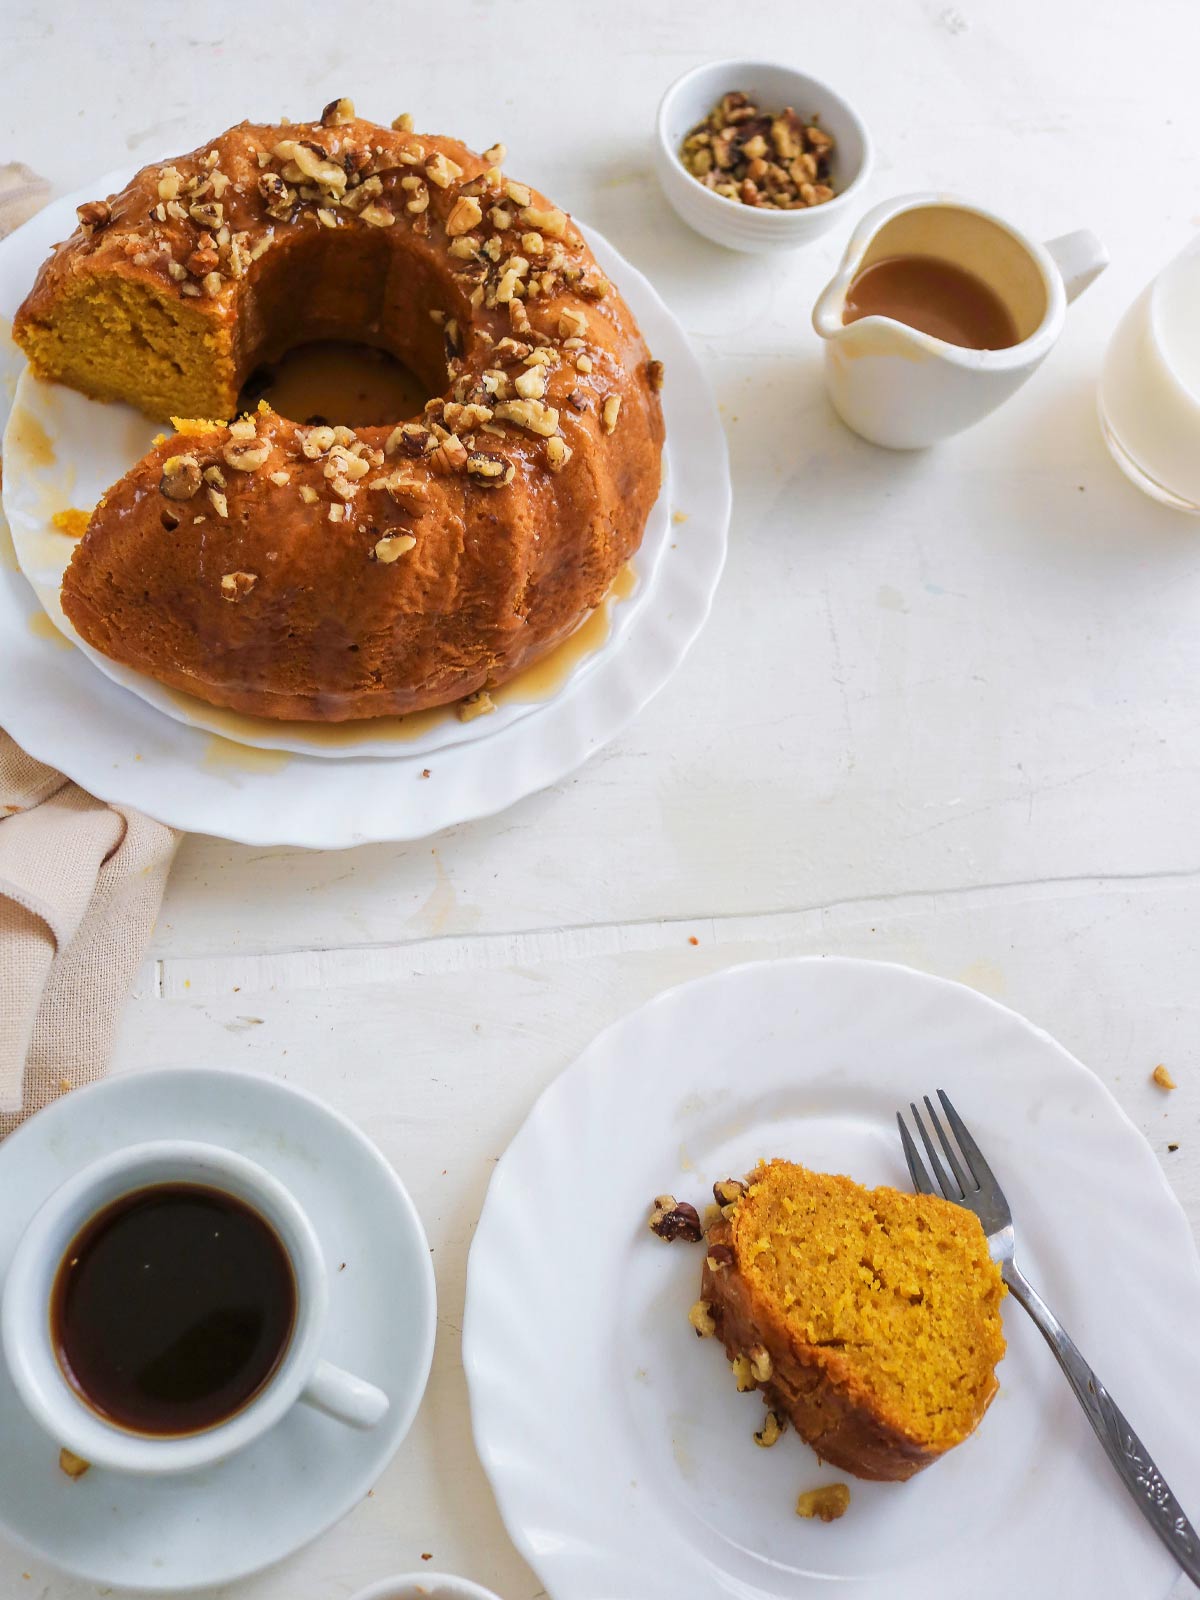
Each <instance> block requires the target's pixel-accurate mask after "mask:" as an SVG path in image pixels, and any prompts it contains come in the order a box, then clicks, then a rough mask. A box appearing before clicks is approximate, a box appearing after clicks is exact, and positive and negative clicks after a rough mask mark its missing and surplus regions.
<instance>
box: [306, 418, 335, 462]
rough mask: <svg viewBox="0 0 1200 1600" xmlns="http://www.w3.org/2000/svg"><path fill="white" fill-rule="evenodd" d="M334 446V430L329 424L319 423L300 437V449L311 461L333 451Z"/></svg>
mask: <svg viewBox="0 0 1200 1600" xmlns="http://www.w3.org/2000/svg"><path fill="white" fill-rule="evenodd" d="M333 445H334V435H333V429H332V428H331V427H329V425H328V424H327V423H323V422H322V423H319V424H318V425H317V426H316V427H315V428H310V429H309V430H308V432H307V433H304V434H301V436H300V448H301V450H303V452H304V454H305V455H306V456H307V457H308V459H309V460H310V461H315V460H316V459H317V458H318V456H323V455H324V454H325V452H326V451H327V450H332V448H333Z"/></svg>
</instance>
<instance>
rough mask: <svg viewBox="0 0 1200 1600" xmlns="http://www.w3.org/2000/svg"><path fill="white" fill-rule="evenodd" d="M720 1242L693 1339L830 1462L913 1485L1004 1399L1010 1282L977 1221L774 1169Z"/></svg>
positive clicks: (735, 1188) (735, 1204)
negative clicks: (721, 1355) (708, 1335)
mask: <svg viewBox="0 0 1200 1600" xmlns="http://www.w3.org/2000/svg"><path fill="white" fill-rule="evenodd" d="M717 1187H718V1191H719V1195H718V1198H720V1199H728V1200H729V1204H727V1205H725V1206H724V1207H723V1208H722V1211H721V1212H720V1213H718V1214H717V1215H716V1216H714V1219H713V1221H712V1222H711V1224H710V1226H709V1228H708V1231H707V1254H706V1259H705V1264H704V1272H703V1282H702V1286H701V1295H702V1300H701V1302H700V1303H699V1304H698V1305H697V1306H696V1307H694V1308H693V1315H692V1321H693V1326H695V1327H697V1330H698V1331H700V1332H709V1331H713V1332H715V1333H716V1334H717V1336H718V1337H719V1338H720V1339H721V1340H722V1341H723V1343H724V1345H725V1349H726V1351H727V1353H728V1355H729V1357H730V1359H731V1361H732V1362H733V1366H734V1373H735V1376H736V1377H737V1381H738V1387H739V1389H751V1388H758V1389H761V1390H762V1392H763V1395H764V1397H765V1399H766V1402H767V1404H768V1406H769V1407H770V1408H771V1410H772V1411H773V1412H774V1413H775V1414H776V1416H777V1417H787V1418H790V1419H791V1421H792V1423H793V1424H794V1426H795V1428H796V1431H797V1432H798V1433H799V1434H800V1435H801V1437H802V1438H804V1439H805V1440H807V1442H808V1443H809V1444H810V1445H812V1447H813V1449H814V1450H815V1451H816V1452H817V1454H818V1455H819V1456H820V1457H821V1458H822V1460H824V1461H829V1462H832V1463H833V1464H834V1466H837V1467H840V1468H842V1469H843V1470H844V1471H846V1472H852V1473H854V1474H855V1475H856V1476H857V1477H860V1478H882V1479H903V1478H911V1477H912V1475H913V1474H914V1473H915V1472H919V1471H920V1469H921V1468H922V1467H927V1466H928V1465H929V1464H930V1463H931V1462H933V1461H936V1460H937V1458H938V1457H939V1456H941V1455H943V1454H944V1453H945V1452H946V1451H947V1450H949V1449H950V1448H951V1447H952V1446H953V1445H956V1444H960V1443H961V1442H962V1440H963V1439H965V1438H966V1437H967V1435H968V1434H969V1433H971V1432H972V1431H973V1430H974V1428H975V1427H976V1426H977V1425H978V1423H979V1421H980V1418H981V1417H982V1416H983V1414H984V1412H985V1411H986V1410H987V1408H988V1406H989V1405H990V1403H991V1401H992V1398H993V1396H994V1395H995V1393H996V1389H997V1383H996V1375H995V1367H996V1363H997V1362H998V1361H999V1360H1000V1359H1001V1357H1002V1356H1003V1354H1004V1335H1003V1331H1002V1327H1001V1318H1000V1302H1001V1300H1002V1298H1003V1296H1004V1294H1005V1288H1004V1284H1003V1281H1002V1279H1001V1277H1000V1269H999V1267H998V1266H997V1265H996V1264H995V1262H993V1261H992V1259H991V1257H990V1255H989V1254H988V1247H987V1240H986V1238H985V1237H984V1233H983V1229H982V1228H981V1227H980V1225H979V1220H978V1218H977V1217H976V1216H974V1214H973V1213H972V1212H970V1211H966V1210H964V1209H963V1208H962V1207H961V1206H955V1205H951V1204H950V1203H949V1202H948V1201H946V1200H942V1199H940V1198H937V1197H935V1196H933V1195H918V1194H902V1193H900V1192H899V1191H898V1190H896V1189H864V1188H862V1187H860V1186H859V1185H858V1184H857V1183H854V1182H852V1181H851V1179H849V1178H843V1177H835V1176H832V1175H830V1174H828V1173H823V1172H810V1171H808V1169H807V1168H805V1167H801V1166H797V1165H795V1164H794V1163H792V1162H789V1161H770V1162H768V1163H766V1164H765V1165H763V1166H760V1167H759V1168H758V1169H757V1170H756V1171H755V1172H753V1173H752V1174H751V1175H750V1177H749V1179H748V1180H747V1182H746V1183H745V1184H740V1183H737V1182H733V1183H730V1184H728V1185H718V1186H717Z"/></svg>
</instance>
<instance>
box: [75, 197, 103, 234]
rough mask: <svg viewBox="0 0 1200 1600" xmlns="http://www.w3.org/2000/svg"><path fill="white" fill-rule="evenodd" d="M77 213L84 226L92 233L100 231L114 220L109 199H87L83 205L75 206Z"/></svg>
mask: <svg viewBox="0 0 1200 1600" xmlns="http://www.w3.org/2000/svg"><path fill="white" fill-rule="evenodd" d="M75 215H76V216H77V217H78V218H79V221H80V225H81V226H82V227H84V228H87V229H88V231H89V232H91V233H98V232H99V231H100V229H101V228H106V227H107V226H108V224H109V223H110V222H111V221H112V207H111V206H110V205H109V203H108V201H107V200H86V201H85V202H84V203H83V205H81V206H76V207H75Z"/></svg>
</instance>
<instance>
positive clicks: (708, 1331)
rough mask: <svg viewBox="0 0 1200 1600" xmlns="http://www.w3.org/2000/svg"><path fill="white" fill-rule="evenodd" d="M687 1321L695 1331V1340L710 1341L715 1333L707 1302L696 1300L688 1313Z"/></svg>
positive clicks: (714, 1325) (714, 1324)
mask: <svg viewBox="0 0 1200 1600" xmlns="http://www.w3.org/2000/svg"><path fill="white" fill-rule="evenodd" d="M688 1321H689V1322H690V1323H691V1325H692V1327H693V1328H694V1329H695V1330H696V1337H697V1339H711V1338H712V1336H713V1334H714V1333H716V1331H717V1325H716V1323H715V1322H714V1321H713V1314H712V1307H711V1306H710V1305H709V1303H708V1301H707V1300H697V1301H696V1303H695V1305H694V1306H693V1307H692V1309H691V1310H690V1311H689V1312H688Z"/></svg>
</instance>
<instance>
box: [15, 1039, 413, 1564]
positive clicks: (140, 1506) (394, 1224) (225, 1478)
mask: <svg viewBox="0 0 1200 1600" xmlns="http://www.w3.org/2000/svg"><path fill="white" fill-rule="evenodd" d="M181 1131H186V1134H187V1137H188V1138H189V1139H199V1140H201V1141H205V1142H207V1143H211V1144H219V1145H223V1146H225V1147H226V1148H227V1149H230V1150H234V1151H237V1152H238V1153H240V1154H241V1155H245V1156H249V1157H251V1158H252V1159H253V1160H255V1161H257V1162H259V1163H260V1164H261V1165H262V1166H264V1167H266V1168H267V1169H268V1171H270V1172H272V1173H274V1175H275V1176H276V1177H278V1178H279V1179H280V1180H281V1181H282V1182H283V1183H285V1184H286V1185H287V1186H288V1188H289V1189H290V1190H291V1191H292V1193H293V1194H294V1195H295V1196H296V1198H297V1200H299V1202H300V1204H301V1205H302V1206H303V1207H304V1209H305V1210H306V1211H307V1212H308V1215H309V1217H310V1218H311V1219H312V1222H313V1225H314V1226H315V1228H316V1230H317V1234H318V1236H319V1238H320V1241H321V1245H322V1247H323V1249H324V1251H325V1256H326V1260H327V1262H328V1263H329V1264H330V1282H329V1288H330V1304H329V1326H328V1332H327V1335H326V1346H327V1348H326V1352H325V1353H326V1354H327V1355H328V1356H329V1358H330V1359H332V1360H334V1361H337V1362H339V1363H343V1364H345V1365H346V1366H348V1367H349V1368H351V1369H352V1370H353V1371H355V1372H357V1373H361V1374H362V1376H363V1377H365V1378H367V1379H368V1380H369V1381H371V1382H373V1383H376V1384H378V1385H379V1386H380V1387H381V1388H382V1389H384V1390H385V1391H386V1392H387V1394H388V1395H389V1396H390V1397H391V1401H392V1406H391V1409H390V1411H389V1412H388V1414H387V1416H386V1417H385V1418H384V1420H383V1422H381V1423H380V1424H379V1426H378V1427H376V1428H373V1429H371V1430H370V1431H368V1432H357V1431H356V1430H355V1429H353V1428H348V1427H346V1426H345V1425H344V1424H342V1423H338V1422H335V1421H333V1420H332V1419H331V1418H329V1417H325V1416H322V1415H321V1414H320V1413H318V1412H316V1411H314V1410H312V1409H311V1408H309V1407H307V1406H303V1405H297V1406H294V1407H293V1408H292V1410H291V1411H290V1412H288V1414H287V1416H285V1417H284V1419H283V1421H282V1422H280V1423H279V1425H278V1426H277V1427H276V1428H274V1429H272V1430H271V1432H270V1433H268V1434H266V1435H265V1436H264V1437H263V1438H262V1439H260V1440H259V1441H258V1442H257V1443H256V1444H254V1445H252V1446H250V1447H249V1448H248V1449H246V1450H244V1451H242V1452H241V1453H240V1454H239V1455H236V1456H234V1457H233V1458H232V1459H231V1460H229V1461H227V1462H225V1463H223V1464H222V1465H220V1466H216V1467H209V1468H205V1469H204V1470H202V1471H199V1472H194V1473H185V1474H181V1475H180V1476H177V1477H168V1478H135V1477H127V1476H125V1475H123V1474H120V1473H112V1472H104V1471H102V1470H101V1469H100V1468H98V1467H93V1468H92V1470H91V1471H90V1472H88V1473H86V1474H85V1475H84V1476H83V1477H82V1478H80V1479H78V1480H76V1481H72V1480H71V1479H69V1478H68V1477H67V1476H66V1475H65V1474H64V1473H63V1472H62V1471H61V1470H60V1468H59V1465H58V1450H57V1448H56V1446H55V1444H54V1441H53V1440H52V1439H50V1438H49V1437H48V1436H47V1435H46V1434H45V1433H43V1432H42V1430H41V1428H40V1427H39V1426H38V1424H37V1423H35V1422H34V1420H33V1418H32V1417H31V1416H30V1415H29V1413H28V1412H27V1411H26V1410H25V1407H24V1406H23V1405H22V1403H21V1401H20V1399H19V1398H18V1396H17V1393H16V1391H15V1389H14V1388H13V1385H12V1380H11V1379H10V1377H9V1375H8V1370H7V1368H6V1367H5V1366H4V1365H3V1363H0V1440H3V1448H2V1449H0V1533H2V1534H3V1535H4V1537H5V1538H7V1539H10V1540H12V1541H13V1542H14V1543H15V1544H18V1545H21V1546H23V1547H25V1548H27V1549H28V1550H30V1551H31V1552H32V1553H34V1554H36V1555H38V1556H41V1557H42V1558H44V1559H45V1560H46V1561H49V1562H52V1563H53V1564H54V1565H56V1566H58V1567H60V1568H62V1569H63V1570H64V1571H67V1572H69V1573H72V1574H74V1575H76V1576H78V1577H81V1578H83V1579H86V1580H87V1581H89V1582H91V1583H95V1584H97V1585H104V1586H109V1585H111V1586H113V1587H115V1588H119V1589H121V1590H122V1591H126V1590H135V1591H143V1590H146V1591H153V1592H163V1591H171V1590H183V1589H199V1588H208V1587H209V1586H211V1585H217V1584H226V1583H233V1582H235V1581H236V1580H237V1579H239V1578H244V1577H247V1576H248V1575H249V1574H250V1573H252V1572H257V1571H258V1570H259V1569H260V1568H263V1567H266V1566H270V1565H271V1564H273V1563H274V1562H276V1561H281V1560H282V1559H283V1558H284V1557H285V1556H287V1555H290V1554H291V1553H292V1551H294V1550H297V1549H299V1548H300V1546H301V1545H304V1544H307V1543H308V1542H309V1541H310V1540H312V1539H315V1538H316V1537H317V1536H318V1535H319V1534H321V1533H324V1532H325V1530H326V1529H327V1528H330V1527H332V1525H333V1524H334V1523H335V1522H337V1521H339V1520H340V1518H342V1517H344V1516H345V1515H346V1513H347V1512H349V1511H351V1510H352V1509H353V1508H354V1507H355V1506H356V1505H357V1504H358V1503H359V1501H360V1500H362V1499H363V1498H364V1497H365V1496H366V1493H367V1491H368V1490H369V1489H370V1488H371V1487H372V1485H373V1484H374V1483H375V1481H376V1479H377V1478H378V1477H379V1476H380V1474H381V1473H382V1472H383V1470H384V1468H385V1467H386V1466H387V1464H388V1462H389V1461H390V1460H391V1459H392V1457H393V1456H394V1455H395V1453H396V1451H397V1449H398V1448H399V1446H400V1443H401V1441H402V1440H403V1438H404V1436H405V1434H406V1433H407V1432H408V1430H409V1427H410V1426H411V1425H412V1421H413V1418H414V1417H415V1416H416V1413H417V1408H418V1406H419V1405H420V1402H421V1397H422V1395H423V1394H424V1392H425V1383H426V1380H427V1378H428V1376H429V1367H430V1362H431V1360H432V1358H433V1343H434V1330H435V1323H436V1313H435V1309H434V1303H435V1300H434V1296H435V1291H434V1284H433V1268H432V1266H431V1265H430V1261H429V1247H428V1244H427V1242H426V1239H425V1233H424V1230H423V1228H422V1227H421V1221H420V1218H419V1217H418V1215H417V1212H416V1208H415V1207H414V1206H413V1203H412V1201H411V1200H410V1199H409V1196H408V1194H407V1192H406V1190H405V1188H404V1186H403V1184H402V1183H401V1182H400V1180H399V1178H398V1177H397V1176H396V1174H395V1172H394V1171H393V1170H392V1168H391V1167H390V1166H389V1165H388V1163H387V1162H386V1161H385V1160H384V1158H383V1157H382V1156H381V1155H380V1153H379V1151H378V1150H376V1148H375V1146H374V1145H373V1144H371V1142H370V1141H369V1140H368V1139H367V1138H366V1137H365V1136H364V1135H363V1134H362V1133H360V1132H359V1131H358V1129H357V1128H355V1127H354V1126H353V1124H351V1123H350V1122H348V1121H346V1119H345V1118H344V1117H342V1116H340V1115H339V1114H338V1113H337V1112H335V1111H333V1110H331V1109H330V1108H329V1107H328V1106H325V1105H322V1104H321V1102H320V1101H318V1100H315V1099H313V1098H312V1097H311V1096H310V1095H307V1094H304V1093H302V1092H301V1091H299V1090H297V1089H293V1088H291V1087H289V1086H288V1085H286V1084H282V1083H278V1082H276V1081H275V1080H273V1079H271V1078H264V1077H257V1076H253V1075H250V1074H247V1073H240V1072H223V1071H215V1070H208V1069H203V1068H187V1067H180V1068H170V1069H167V1070H164V1071H155V1072H138V1073H131V1074H129V1075H128V1076H125V1077H116V1078H109V1079H107V1080H106V1081H105V1082H103V1083H99V1084H95V1085H93V1086H92V1087H90V1088H87V1089H77V1090H75V1091H74V1092H73V1093H71V1094H68V1095H64V1096H63V1098H62V1099H61V1100H57V1101H55V1103H54V1104H53V1105H51V1106H49V1107H47V1109H46V1110H45V1111H42V1112H39V1114H38V1115H37V1116H35V1117H33V1118H31V1119H30V1121H29V1122H27V1123H26V1124H25V1125H24V1126H23V1127H21V1128H19V1129H18V1130H17V1132H16V1133H13V1134H11V1135H10V1136H9V1138H8V1139H6V1140H5V1141H4V1143H3V1144H2V1145H0V1194H3V1195H4V1196H5V1203H4V1205H3V1206H2V1207H0V1278H2V1277H3V1274H4V1272H5V1270H6V1268H7V1265H8V1261H9V1259H10V1258H11V1256H12V1252H13V1249H14V1247H15V1245H16V1242H17V1239H18V1237H19V1235H20V1234H21V1232H22V1230H23V1229H24V1227H25V1224H26V1222H27V1221H28V1220H29V1218H30V1217H31V1216H32V1214H33V1213H34V1211H36V1210H37V1208H38V1206H40V1205H41V1203H42V1201H43V1200H45V1199H46V1197H47V1196H48V1195H49V1194H50V1193H51V1192H52V1191H53V1190H54V1189H55V1188H57V1187H58V1185H59V1184H60V1183H62V1182H63V1180H64V1179H65V1178H67V1177H69V1176H70V1175H71V1174H72V1173H73V1172H76V1171H78V1170H79V1168H80V1167H82V1166H84V1165H85V1164H86V1163H88V1162H91V1161H94V1160H96V1159H97V1158H98V1157H100V1156H103V1155H107V1154H108V1153H109V1152H111V1151H114V1150H117V1149H120V1148H121V1147H122V1146H124V1145H129V1144H136V1143H139V1142H140V1141H142V1140H147V1139H163V1138H173V1137H177V1136H178V1135H179V1134H180V1133H181ZM343 1262H345V1268H344V1270H343V1269H342V1263H343ZM417 1285H419V1286H420V1287H421V1289H422V1291H423V1292H422V1293H421V1295H420V1296H419V1297H418V1296H417V1295H416V1294H415V1293H414V1286H417ZM421 1302H423V1303H424V1307H425V1310H424V1311H420V1310H418V1309H417V1308H418V1306H419V1305H420V1304H421Z"/></svg>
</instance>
